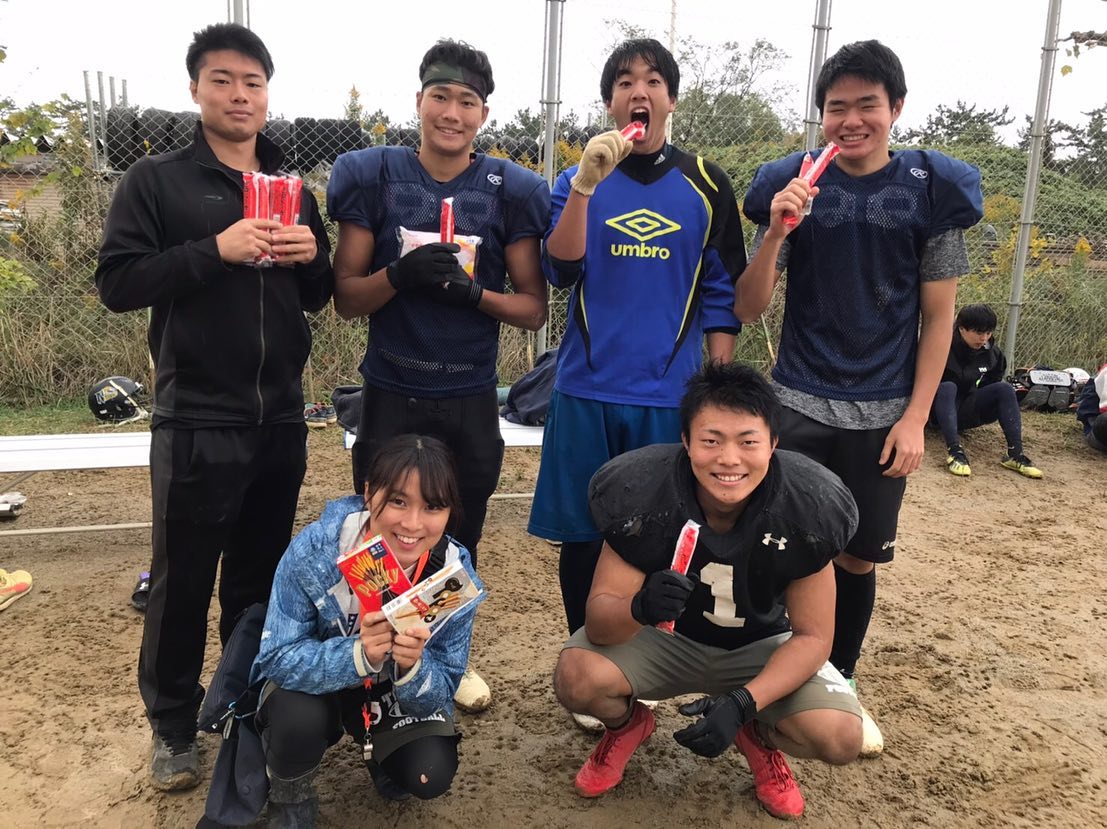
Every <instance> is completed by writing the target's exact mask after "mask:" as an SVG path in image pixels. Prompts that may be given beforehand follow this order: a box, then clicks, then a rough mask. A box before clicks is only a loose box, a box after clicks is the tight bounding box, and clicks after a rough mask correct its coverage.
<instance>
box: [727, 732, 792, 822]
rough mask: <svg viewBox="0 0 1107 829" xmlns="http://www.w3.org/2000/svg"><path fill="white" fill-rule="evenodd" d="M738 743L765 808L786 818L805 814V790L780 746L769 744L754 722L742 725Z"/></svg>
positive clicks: (777, 815)
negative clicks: (802, 788) (803, 790)
mask: <svg viewBox="0 0 1107 829" xmlns="http://www.w3.org/2000/svg"><path fill="white" fill-rule="evenodd" d="M734 744H735V745H736V746H738V750H739V751H740V752H742V753H743V754H744V755H746V760H747V761H748V762H749V764H750V771H751V772H752V773H753V785H754V790H755V791H756V792H757V799H758V800H759V801H761V805H762V806H764V807H765V811H766V812H768V813H769V814H770V815H772V816H773V817H778V818H781V819H783V820H798V819H799V818H801V817H803V806H804V803H803V792H801V791H800V788H799V784H798V783H796V778H795V777H793V776H792V770H791V769H790V768H789V767H788V761H787V760H785V759H784V755H783V754H781V753H780V752H779V751H777V750H776V749H773V748H766V747H765V745H764V744H763V743H762V742H761V738H760V737H759V736H758V735H757V731H755V730H754V724H753V722H752V721H750V722H748V723H746V724H745V725H744V726H742V728H741V730H740V731H739V732H738V736H737V737H735V738H734Z"/></svg>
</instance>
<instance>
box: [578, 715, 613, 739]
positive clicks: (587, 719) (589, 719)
mask: <svg viewBox="0 0 1107 829" xmlns="http://www.w3.org/2000/svg"><path fill="white" fill-rule="evenodd" d="M573 721H574V722H575V723H576V724H577V726H578V727H579V728H580V729H581V730H582V731H589V732H592V733H595V734H598V733H599V732H601V731H603V730H604V728H606V726H605V725H604V724H603V723H602V722H600V721H599V720H597V719H596V718H595V717H593V716H591V715H590V714H573Z"/></svg>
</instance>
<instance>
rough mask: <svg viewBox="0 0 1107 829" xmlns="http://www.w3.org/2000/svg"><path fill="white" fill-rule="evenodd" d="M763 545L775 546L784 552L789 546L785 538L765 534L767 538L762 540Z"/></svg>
mask: <svg viewBox="0 0 1107 829" xmlns="http://www.w3.org/2000/svg"><path fill="white" fill-rule="evenodd" d="M761 543H762V544H764V545H765V546H766V547H768V546H769V545H770V544H775V545H776V548H777V550H780V551H782V552H783V550H784V548H785V547H786V546H787V544H788V539H787V538H785V537H784V536H781V537H780V538H773V534H772V533H765V537H764V538H762V539H761Z"/></svg>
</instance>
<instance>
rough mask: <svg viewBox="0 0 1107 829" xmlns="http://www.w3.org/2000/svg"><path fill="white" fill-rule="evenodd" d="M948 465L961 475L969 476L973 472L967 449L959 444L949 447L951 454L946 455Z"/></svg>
mask: <svg viewBox="0 0 1107 829" xmlns="http://www.w3.org/2000/svg"><path fill="white" fill-rule="evenodd" d="M946 466H947V467H948V468H949V471H950V472H952V473H953V474H954V475H957V476H959V477H968V476H969V475H971V474H972V468H971V467H970V466H969V458H968V455H966V454H965V450H964V449H962V448H961V447H960V446H959V445H958V446H951V447H949V454H948V455H947V456H946Z"/></svg>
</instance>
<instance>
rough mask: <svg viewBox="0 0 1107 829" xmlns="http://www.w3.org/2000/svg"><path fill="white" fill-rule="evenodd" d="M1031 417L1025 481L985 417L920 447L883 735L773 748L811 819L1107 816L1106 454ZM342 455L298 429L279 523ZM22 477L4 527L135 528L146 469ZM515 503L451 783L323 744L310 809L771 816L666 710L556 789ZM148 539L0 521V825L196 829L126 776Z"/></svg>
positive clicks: (496, 532)
mask: <svg viewBox="0 0 1107 829" xmlns="http://www.w3.org/2000/svg"><path fill="white" fill-rule="evenodd" d="M1026 432H1027V452H1028V454H1029V455H1030V456H1031V457H1032V458H1033V459H1034V460H1035V461H1036V462H1037V463H1038V465H1039V466H1040V467H1041V468H1042V469H1043V470H1044V471H1045V475H1046V477H1045V479H1044V480H1041V481H1031V480H1027V479H1024V478H1021V477H1019V476H1018V475H1016V474H1015V473H1012V472H1010V471H1007V470H1005V469H1002V468H1001V467H1000V466H999V465H998V463H997V461H998V459H999V456H1000V454H1001V447H1002V444H1001V437H1000V434H999V432H998V430H996V429H995V428H994V427H985V428H983V429H979V430H976V431H975V432H973V433H970V434H969V435H967V436H966V437H967V440H966V449H967V451H968V453H969V457H970V458H971V459H972V461H973V476H972V478H970V479H967V480H966V479H956V478H953V477H952V476H951V475H949V474H948V473H947V472H946V470H945V468H944V463H943V462H944V451H943V450H942V447H941V446H940V443H939V441H938V440H937V439H936V437H935V436H933V435H931V436H930V437H929V438H928V447H927V448H928V453H927V456H926V459H925V461H924V467H923V469H922V470H921V471H920V472H918V473H917V474H916V475H914V476H913V477H912V478H911V482H910V484H909V486H908V489H907V498H906V502H905V504H904V508H903V512H902V516H901V522H900V533H899V543H898V545H897V550H898V555H897V558H896V561H895V563H894V564H892V565H890V566H886V567H882V568H881V569H880V571H879V572H880V575H879V586H878V595H877V608H876V614H875V618H874V621H873V625H872V628H871V631H870V635H869V638H868V641H867V644H866V652H865V654H864V655H863V657H862V662H861V665H860V669H859V673H858V676H859V679H860V683H861V688H862V698H863V700H864V702H865V703H866V705H867V706H868V708H869V710H870V711H871V712H872V713H873V714H874V716H875V717H876V719H877V722H879V723H880V725H881V727H882V729H883V731H884V735H885V739H886V749H885V752H884V755H883V756H882V757H881V758H879V759H876V760H871V761H861V762H857V763H854V764H853V765H851V766H847V767H844V768H831V767H827V766H824V765H822V764H820V763H816V762H808V761H794V762H793V768H794V769H795V771H796V775H797V777H798V778H799V781H800V784H801V786H802V787H803V791H804V793H805V795H806V797H807V816H806V823H807V825H809V826H812V827H835V829H841V828H842V827H852V826H866V827H899V826H936V827H960V826H984V827H1034V828H1035V829H1037V828H1038V827H1041V826H1051V827H1085V826H1103V825H1107V656H1105V652H1104V642H1107V611H1105V610H1104V605H1103V601H1102V597H1103V594H1104V588H1105V587H1107V556H1105V555H1104V546H1103V542H1102V539H1103V538H1104V537H1107V508H1105V503H1104V502H1105V500H1107V459H1105V458H1104V457H1102V456H1099V455H1096V454H1095V453H1093V452H1092V451H1091V450H1088V449H1086V448H1085V447H1084V446H1083V444H1082V443H1081V441H1080V439H1079V432H1078V425H1077V424H1076V422H1075V420H1074V419H1073V418H1072V417H1071V416H1047V415H1041V416H1034V415H1031V416H1028V417H1027V419H1026ZM347 462H348V461H347V457H346V453H345V452H344V451H343V450H342V449H341V447H340V438H339V433H338V432H337V430H333V429H329V430H325V431H322V432H321V433H313V434H312V437H311V460H310V468H309V472H308V478H307V481H306V482H305V486H304V490H303V494H302V497H301V505H300V516H299V521H298V523H299V524H301V525H302V524H303V523H306V522H308V521H310V520H311V519H312V518H313V517H314V516H316V515H317V514H318V512H319V510H320V508H321V506H322V504H323V503H324V501H325V499H327V498H328V497H333V496H335V495H336V494H339V493H341V492H342V491H343V488H344V487H345V485H346V481H347V477H348V472H347ZM536 468H537V450H528V449H512V450H509V451H508V458H507V462H506V463H505V468H504V475H503V479H502V481H501V493H509V494H510V493H527V492H529V491H530V490H531V489H532V487H533V481H534V473H535V470H536ZM4 483H5V482H3V481H0V486H2V485H3V484H4ZM19 489H20V490H21V491H23V492H24V493H25V494H26V495H28V496H29V501H28V503H27V507H26V509H25V512H24V514H23V515H22V516H21V517H20V518H19V520H18V521H16V522H14V523H12V524H6V525H0V530H6V529H16V528H18V529H26V528H31V527H41V526H64V525H78V524H98V523H115V522H130V521H146V520H149V515H148V512H149V494H148V479H147V475H146V470H141V469H123V470H112V471H91V472H73V473H57V474H53V473H51V474H45V473H44V474H39V475H36V476H34V477H33V478H31V479H29V480H27V481H25V482H23V483H22V484H20V486H19ZM528 508H529V501H528V500H526V499H525V498H524V499H518V498H515V499H512V498H506V499H503V500H496V501H494V502H493V504H492V505H491V507H490V510H489V515H488V523H487V526H486V532H485V540H484V542H483V544H482V548H481V573H482V575H483V577H484V579H485V580H486V582H487V584H488V587H489V593H490V598H489V600H488V601H487V602H486V603H485V605H484V606H483V608H482V610H481V612H480V614H479V616H478V619H477V638H476V640H475V645H474V659H475V664H476V665H477V666H478V668H479V670H480V672H481V673H482V674H483V675H484V676H485V678H486V679H487V680H488V681H489V683H490V684H491V686H492V688H493V691H494V695H495V702H494V704H493V706H492V708H491V709H490V710H489V711H487V712H486V713H484V714H483V715H481V716H479V717H471V716H465V715H462V716H461V718H460V725H461V728H462V729H463V731H464V735H465V738H464V740H463V741H462V743H461V750H462V759H461V768H460V771H459V774H458V777H457V779H456V781H455V784H454V787H453V790H452V791H451V792H450V793H449V794H448V795H447V796H445V797H443V798H441V799H439V800H437V801H432V802H429V803H420V802H410V801H409V802H407V803H402V804H386V803H384V802H382V801H381V800H380V799H379V798H378V797H377V795H376V793H375V792H374V791H373V788H372V786H371V785H370V783H369V779H368V775H366V774H365V772H364V770H363V769H362V768H361V767H360V765H359V758H358V752H357V751H356V750H355V748H354V746H353V744H352V743H350V742H349V741H344V742H343V743H340V744H339V745H338V746H337V747H335V748H334V749H332V750H331V751H330V752H329V753H328V754H327V756H326V758H325V760H324V770H323V772H322V774H321V779H320V784H319V785H320V793H321V818H322V819H321V824H322V825H324V826H358V825H388V826H412V827H414V826H434V827H436V829H450V828H451V827H466V828H468V827H473V826H480V827H490V828H492V829H494V828H495V827H543V829H560V827H654V826H656V827H680V826H698V827H708V828H709V829H710V828H711V827H728V829H729V827H734V826H766V827H767V826H774V825H779V824H777V822H776V821H774V820H773V819H772V818H770V817H769V816H768V815H767V814H765V813H764V812H762V811H761V810H760V809H759V807H758V805H757V803H756V801H755V800H754V796H753V789H752V785H751V781H750V776H749V773H748V771H747V769H746V765H745V762H744V760H743V759H742V758H741V757H740V756H739V755H738V753H737V752H736V751H732V752H729V753H728V754H726V755H725V756H724V757H722V758H719V759H717V760H704V759H700V758H698V757H695V756H694V755H692V754H691V753H689V752H687V751H686V750H684V749H682V748H681V747H679V746H678V745H677V744H676V743H675V742H674V741H673V740H672V739H671V735H672V732H673V731H674V730H676V729H678V728H680V727H681V725H682V722H681V721H682V720H683V719H684V718H683V717H681V716H680V715H679V714H678V713H677V712H676V707H675V705H674V704H673V703H672V702H671V701H670V702H665V703H662V705H661V707H660V708H659V712H658V713H659V727H658V732H657V734H655V736H654V738H653V740H652V741H651V742H650V743H649V744H648V745H647V746H645V747H644V748H643V749H642V750H640V751H639V752H638V754H637V755H636V757H635V758H634V760H633V761H632V762H631V764H630V766H629V768H628V770H627V775H626V779H625V780H624V782H623V783H622V785H621V786H620V787H619V788H618V789H616V790H615V791H613V792H612V793H610V794H608V795H607V796H606V797H603V798H601V799H599V800H596V801H586V800H582V799H581V798H579V797H577V796H576V794H575V793H574V790H573V787H572V779H573V775H574V774H575V772H576V770H577V768H578V767H579V765H580V763H581V762H582V761H583V760H584V758H585V757H586V756H587V754H588V752H589V751H590V750H591V748H592V745H593V743H594V737H592V736H589V735H586V734H584V733H583V732H581V731H578V730H577V729H576V728H575V727H573V726H572V724H571V722H570V720H569V718H568V716H567V715H566V714H565V712H564V711H562V710H561V709H560V708H559V707H558V705H557V703H556V702H555V700H554V697H553V692H552V690H551V684H550V675H551V672H552V668H553V665H554V661H555V658H556V655H557V652H558V646H559V644H560V642H561V640H562V638H563V633H564V631H563V630H562V627H563V624H564V622H563V620H562V615H561V607H560V599H559V595H558V588H557V571H556V566H557V553H556V550H555V549H554V548H552V547H551V546H549V545H548V544H546V543H545V542H543V541H540V540H537V539H534V538H531V537H529V536H528V535H527V534H526V532H525V531H524V527H525V523H526V516H527V510H528ZM148 544H149V532H148V531H146V530H128V531H116V532H97V533H78V534H68V535H46V536H30V537H21V538H10V537H9V538H5V537H2V536H0V566H3V567H5V568H7V569H16V568H24V569H28V570H30V571H31V572H32V573H33V575H34V578H35V589H34V592H33V593H32V594H31V595H30V596H28V597H27V598H24V599H22V600H20V601H19V602H17V603H16V604H14V605H13V606H12V607H11V608H9V609H8V610H6V611H4V612H3V613H2V614H0V631H2V632H3V640H2V642H3V644H2V647H0V780H2V781H3V785H2V786H0V825H2V826H3V827H24V826H51V827H52V826H77V825H81V826H104V827H115V826H125V827H128V829H133V827H147V826H150V827H191V826H193V825H195V822H196V820H197V819H198V818H199V817H200V815H201V813H202V810H203V802H204V797H205V794H206V787H204V786H201V787H200V788H198V789H196V790H194V791H191V792H186V793H182V794H175V795H164V794H161V793H159V792H157V791H155V790H154V789H152V788H151V787H150V785H149V784H148V783H147V782H146V780H145V766H146V752H147V748H148V744H149V731H148V728H147V726H146V723H145V720H144V718H143V713H142V708H141V705H140V703H139V698H138V691H137V688H136V680H135V666H136V660H137V653H138V645H139V640H140V637H141V631H142V618H141V616H140V615H139V614H138V613H136V612H135V611H134V610H132V609H131V607H130V606H129V604H128V598H129V594H130V591H131V588H132V585H133V583H134V580H135V577H136V574H137V573H138V571H139V570H140V569H142V568H143V567H144V565H145V564H146V562H147V556H148ZM523 596H525V597H526V598H525V599H520V597H523ZM214 618H215V616H214V613H213V615H212V619H214ZM212 630H213V631H214V625H213V626H212ZM211 641H212V647H210V648H209V660H208V661H209V666H208V672H207V674H206V675H210V670H211V665H212V662H213V658H214V657H215V655H216V645H215V639H214V637H213V639H212V640H211ZM217 750H218V741H217V738H214V737H207V736H204V737H201V738H200V751H201V762H202V764H203V769H204V771H205V773H208V772H210V769H211V766H212V764H213V763H214V759H215V754H216V752H217ZM371 813H379V816H377V817H372V818H368V817H367V816H368V815H370V814H371Z"/></svg>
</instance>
